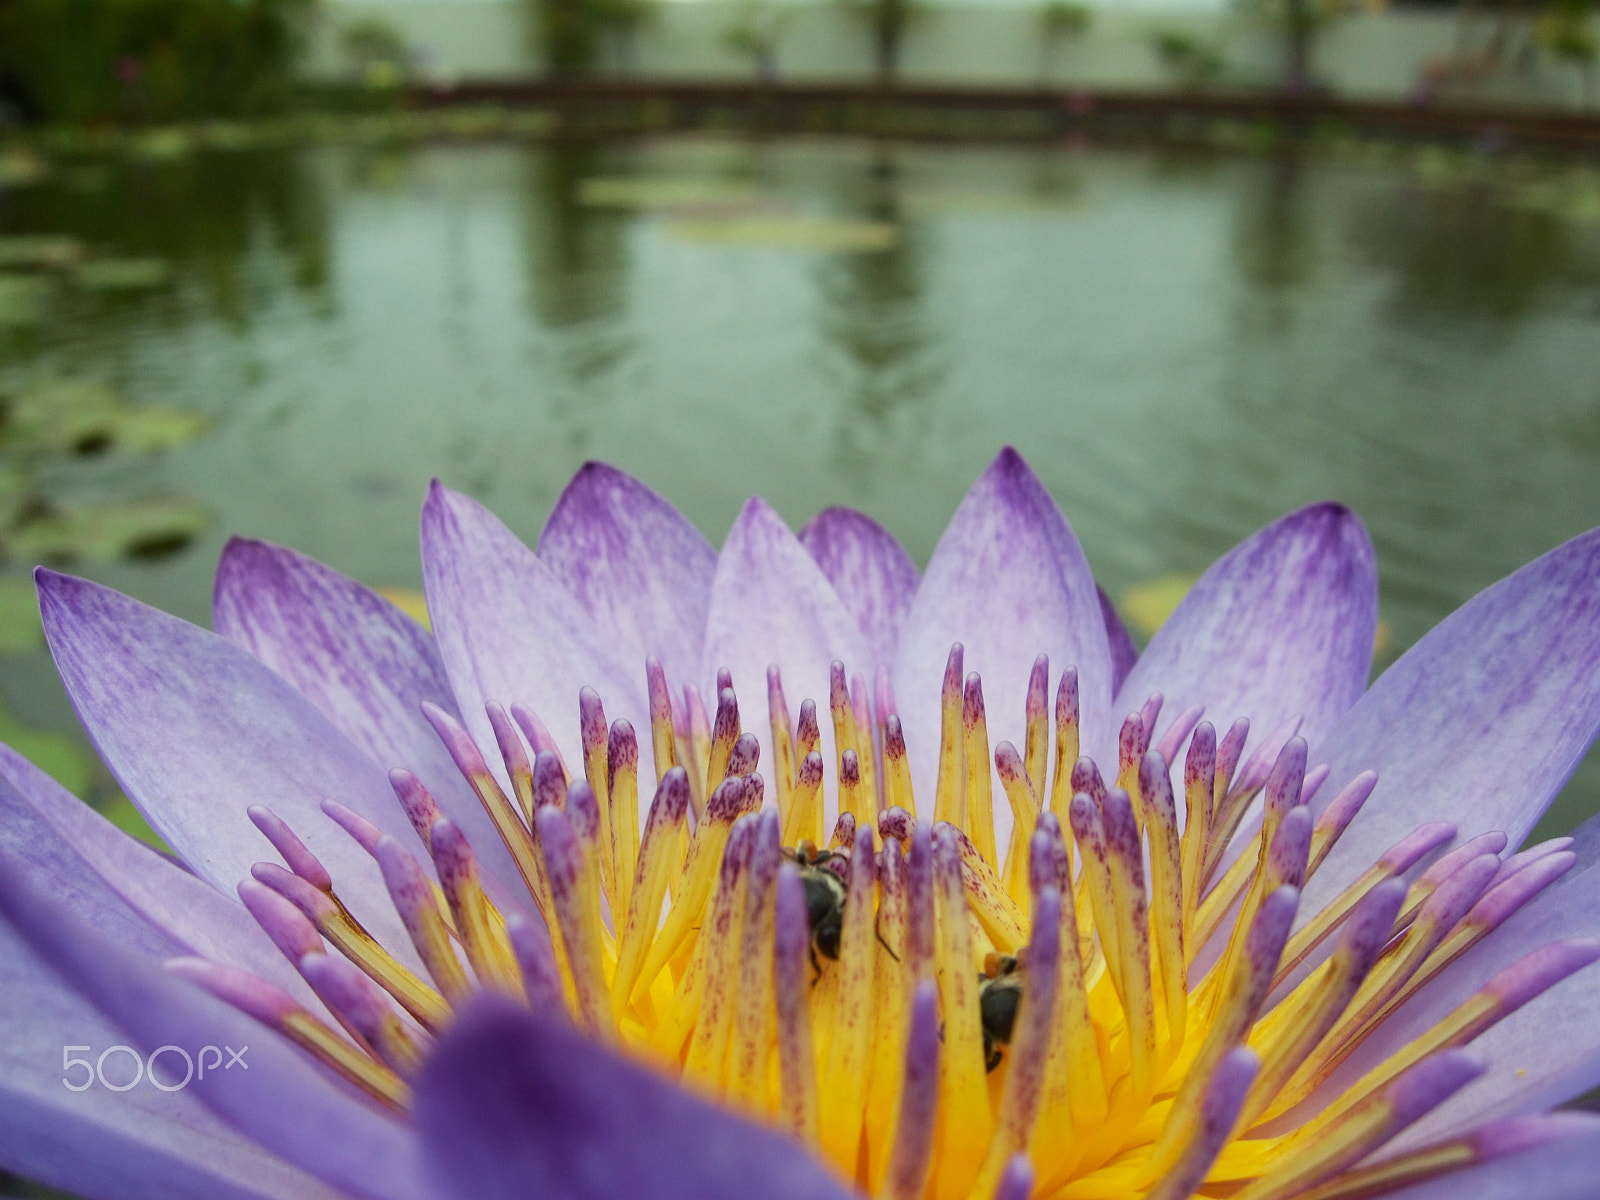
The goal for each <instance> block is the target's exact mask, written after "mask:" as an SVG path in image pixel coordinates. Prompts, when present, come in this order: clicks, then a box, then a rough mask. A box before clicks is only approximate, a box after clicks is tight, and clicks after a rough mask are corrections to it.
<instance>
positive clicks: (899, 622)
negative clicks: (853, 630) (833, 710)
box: [800, 508, 919, 674]
mask: <svg viewBox="0 0 1600 1200" xmlns="http://www.w3.org/2000/svg"><path fill="white" fill-rule="evenodd" d="M800 544H801V545H802V546H804V547H805V548H806V550H807V551H808V552H809V553H810V555H811V557H812V558H814V559H816V560H817V565H818V566H819V567H821V568H822V573H823V574H824V575H826V576H827V577H828V582H829V583H831V584H833V590H834V591H835V592H837V593H838V594H839V601H840V603H842V604H843V605H844V607H845V609H846V610H847V611H848V612H849V613H850V614H851V615H852V616H853V617H855V619H856V621H857V622H858V623H859V624H860V626H861V635H862V637H864V638H866V640H867V648H868V649H869V650H870V651H871V652H872V665H873V666H874V667H877V666H882V667H884V668H889V667H892V666H893V665H894V650H895V647H896V646H897V645H898V644H899V642H900V629H901V627H902V626H903V625H904V624H905V619H906V613H908V612H909V611H911V597H912V596H913V595H914V594H915V593H916V590H917V580H918V578H919V575H918V571H917V564H916V563H914V562H912V561H911V556H910V555H909V554H907V553H906V552H905V548H904V547H903V546H901V545H900V543H899V542H898V541H896V540H895V536H894V534H892V533H890V532H889V531H888V530H887V529H885V528H884V527H883V526H882V525H879V524H878V523H877V522H876V521H874V520H873V519H872V518H871V517H869V516H867V514H866V513H863V512H857V511H856V510H855V509H853V508H825V509H823V510H822V511H821V512H819V513H818V514H817V515H816V516H814V517H812V518H811V520H809V521H807V522H806V526H805V528H804V529H802V530H801V531H800ZM850 669H851V670H852V671H857V670H859V671H861V672H862V673H863V674H865V673H867V666H866V664H856V663H852V664H850Z"/></svg>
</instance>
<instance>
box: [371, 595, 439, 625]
mask: <svg viewBox="0 0 1600 1200" xmlns="http://www.w3.org/2000/svg"><path fill="white" fill-rule="evenodd" d="M376 590H377V593H378V595H380V596H382V597H383V598H384V599H385V600H387V601H388V602H389V603H390V604H392V605H394V606H395V607H396V608H398V609H399V610H400V611H401V612H403V613H405V615H406V616H408V617H410V618H411V619H412V620H413V621H415V622H416V623H417V624H418V625H421V626H422V627H423V628H424V629H432V628H433V621H432V620H431V619H430V618H429V616H428V598H427V597H426V596H424V595H423V594H422V593H421V592H419V591H417V590H415V589H414V588H398V587H381V588H378V589H376Z"/></svg>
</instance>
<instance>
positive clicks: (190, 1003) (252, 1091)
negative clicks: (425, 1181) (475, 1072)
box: [0, 850, 423, 1200]
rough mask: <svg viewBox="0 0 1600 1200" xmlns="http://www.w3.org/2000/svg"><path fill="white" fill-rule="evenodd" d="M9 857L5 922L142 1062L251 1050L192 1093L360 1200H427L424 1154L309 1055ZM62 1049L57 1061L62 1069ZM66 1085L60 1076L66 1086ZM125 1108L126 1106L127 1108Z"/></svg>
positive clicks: (2, 897) (2, 871) (3, 869)
mask: <svg viewBox="0 0 1600 1200" xmlns="http://www.w3.org/2000/svg"><path fill="white" fill-rule="evenodd" d="M26 875H27V867H26V865H25V864H24V863H23V862H21V861H20V860H19V859H17V858H16V857H15V856H14V855H13V854H11V853H10V852H9V851H5V850H0V919H3V921H4V922H6V923H8V924H9V926H10V928H11V930H13V931H14V932H15V933H17V934H19V935H20V936H21V937H22V938H23V939H24V940H25V941H26V942H27V943H28V945H30V946H31V947H32V949H33V952H34V953H36V954H37V955H38V956H39V957H40V958H41V959H43V960H44V962H46V963H48V964H49V966H50V967H51V968H53V969H54V970H55V971H56V972H58V973H59V974H60V976H61V977H62V978H63V979H65V980H66V982H67V983H68V984H69V985H70V986H71V987H72V988H73V989H74V990H75V991H77V992H78V993H79V994H80V995H82V996H83V997H85V998H86V999H88V1000H89V1001H90V1002H92V1003H93V1004H94V1005H95V1007H97V1008H98V1009H99V1010H100V1011H101V1012H102V1013H103V1014H104V1015H105V1017H106V1018H107V1019H108V1020H109V1021H110V1022H111V1023H112V1024H114V1025H115V1026H117V1027H118V1028H119V1029H120V1030H121V1031H122V1033H123V1035H124V1040H126V1041H127V1042H128V1043H129V1044H130V1045H132V1046H134V1047H135V1048H136V1049H139V1050H142V1051H143V1052H145V1053H147V1054H148V1053H149V1052H150V1051H152V1050H154V1049H156V1048H157V1047H159V1046H164V1045H169V1044H170V1045H176V1046H183V1047H185V1048H191V1049H192V1050H196V1051H197V1050H198V1049H199V1048H200V1047H201V1046H204V1045H216V1046H234V1047H248V1048H249V1053H248V1056H247V1062H248V1069H247V1070H233V1071H227V1070H220V1071H217V1070H213V1071H208V1072H207V1073H206V1076H205V1078H204V1079H200V1078H199V1077H198V1074H197V1077H196V1078H195V1079H194V1080H193V1081H192V1082H191V1083H190V1084H189V1085H188V1086H187V1087H186V1088H185V1089H184V1096H185V1098H189V1097H194V1098H196V1099H198V1100H199V1101H201V1102H202V1103H204V1104H205V1105H207V1106H209V1107H210V1108H211V1109H212V1110H213V1111H214V1112H216V1113H217V1115H218V1116H220V1117H221V1118H222V1119H223V1120H224V1121H226V1122H227V1123H228V1124H230V1125H232V1126H234V1127H235V1128H236V1129H238V1130H239V1131H240V1132H242V1133H244V1134H245V1135H246V1136H248V1137H249V1138H251V1139H253V1140H254V1141H255V1142H257V1143H259V1145H260V1146H261V1147H262V1148H264V1149H265V1150H267V1151H269V1152H270V1153H272V1154H276V1155H278V1156H281V1157H282V1158H284V1159H286V1160H287V1161H288V1162H290V1163H292V1164H294V1165H295V1166H297V1167H299V1168H300V1169H302V1170H304V1171H306V1172H308V1173H309V1174H311V1175H314V1176H316V1177H317V1178H319V1179H321V1180H322V1181H324V1182H325V1183H328V1184H330V1185H332V1186H333V1187H335V1188H338V1189H341V1190H343V1191H346V1192H348V1193H350V1194H351V1195H352V1196H363V1197H370V1198H371V1200H410V1198H412V1197H417V1198H418V1200H421V1197H422V1196H423V1192H422V1190H421V1186H420V1174H421V1172H420V1168H419V1164H418V1162H417V1155H416V1144H415V1141H414V1139H413V1136H412V1134H411V1133H410V1131H409V1130H408V1129H407V1128H406V1127H405V1126H404V1125H403V1124H401V1123H400V1122H398V1121H397V1120H395V1119H393V1118H392V1117H389V1116H387V1115H384V1114H381V1113H379V1112H378V1111H377V1110H375V1109H374V1108H373V1107H371V1106H370V1105H369V1104H368V1102H366V1101H365V1100H363V1099H361V1098H360V1097H359V1094H358V1093H357V1092H356V1091H355V1090H354V1089H353V1088H350V1087H349V1086H348V1085H346V1084H344V1083H342V1082H336V1081H335V1080H334V1079H332V1078H331V1077H330V1076H328V1075H327V1074H325V1073H324V1072H323V1071H322V1069H321V1068H319V1067H317V1066H315V1065H313V1064H312V1062H311V1060H310V1059H309V1058H308V1057H307V1056H306V1055H305V1054H304V1053H302V1052H301V1051H300V1050H298V1049H297V1048H295V1047H294V1046H291V1045H290V1044H289V1043H288V1042H286V1041H284V1040H283V1039H281V1038H279V1037H277V1036H276V1035H274V1034H272V1033H271V1032H269V1031H268V1030H266V1029H265V1028H264V1027H263V1026H261V1025H260V1024H258V1023H257V1022H255V1021H252V1020H251V1019H250V1018H249V1017H247V1016H245V1015H244V1014H243V1013H240V1012H238V1011H237V1010H235V1009H233V1008H231V1007H229V1006H228V1005H226V1004H223V1003H222V1002H221V1001H219V1000H216V999H214V998H212V997H211V996H209V995H207V994H206V993H204V992H202V991H200V990H199V989H198V988H196V987H194V986H193V985H191V984H189V983H187V982H185V981H183V980H181V979H179V978H178V977H177V976H175V975H173V974H171V973H170V972H168V971H165V970H163V969H162V968H161V967H160V966H159V965H157V964H155V963H154V962H152V961H151V960H150V959H149V958H148V957H146V956H144V955H141V954H140V953H138V952H137V951H135V950H133V949H130V948H129V947H128V946H127V945H126V944H125V942H124V941H123V940H122V938H121V937H119V936H117V935H116V934H115V933H114V932H113V931H110V930H105V929H101V930H95V929H91V928H90V927H89V926H87V925H84V924H82V923H80V922H78V921H76V920H74V919H73V918H72V917H70V916H68V915H67V914H66V913H65V912H64V911H63V910H62V909H61V908H60V906H59V905H58V904H57V903H56V901H55V899H54V898H53V897H48V896H46V895H44V894H42V893H41V892H40V891H38V890H37V886H36V885H35V884H33V883H31V882H30V881H29V880H28V879H27V878H26ZM59 1054H60V1050H59V1048H58V1047H57V1048H52V1049H51V1055H52V1058H53V1059H55V1062H56V1064H57V1065H59V1062H60V1060H59V1059H58V1058H55V1056H56V1055H59ZM57 1086H60V1084H59V1076H58V1078H57ZM119 1098H120V1097H119Z"/></svg>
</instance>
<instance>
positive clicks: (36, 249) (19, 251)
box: [0, 233, 83, 268]
mask: <svg viewBox="0 0 1600 1200" xmlns="http://www.w3.org/2000/svg"><path fill="white" fill-rule="evenodd" d="M82 257H83V243H82V242H80V241H79V240H78V239H77V238H72V237H67V236H66V235H65V234H59V233H29V234H22V235H20V236H17V237H0V268H14V267H52V268H54V267H70V266H71V265H72V264H73V263H75V262H77V261H78V260H79V259H81V258H82Z"/></svg>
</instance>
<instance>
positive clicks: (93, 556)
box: [8, 500, 211, 562]
mask: <svg viewBox="0 0 1600 1200" xmlns="http://www.w3.org/2000/svg"><path fill="white" fill-rule="evenodd" d="M210 523H211V514H210V513H209V512H208V511H207V510H206V509H204V508H202V507H201V506H200V505H198V504H195V503H193V502H191V501H188V500H135V501H131V502H128V503H124V504H108V505H104V506H102V507H96V508H73V509H64V510H61V511H59V512H55V513H51V514H49V515H47V516H42V517H37V518H34V519H33V520H30V521H27V522H25V523H24V524H22V525H21V526H19V527H18V528H17V529H16V530H14V531H13V532H12V533H11V535H10V537H9V539H8V542H9V545H8V548H9V549H10V550H11V551H12V553H14V554H18V555H20V556H22V557H24V558H35V559H49V560H53V561H54V560H64V559H86V560H89V561H100V562H107V561H110V560H112V559H116V558H123V557H127V558H165V557H166V556H167V555H169V554H176V553H178V552H179V551H181V550H183V549H184V548H185V547H187V546H188V545H189V543H190V542H191V541H193V540H194V538H195V537H196V535H198V534H199V533H200V532H201V531H202V530H204V529H205V527H206V526H207V525H209V524H210Z"/></svg>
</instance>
